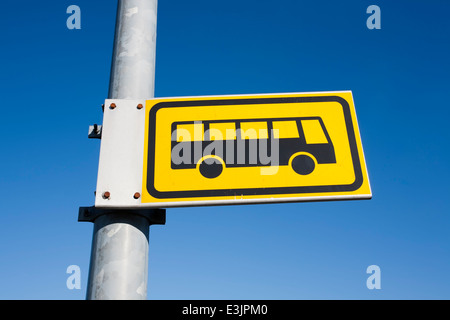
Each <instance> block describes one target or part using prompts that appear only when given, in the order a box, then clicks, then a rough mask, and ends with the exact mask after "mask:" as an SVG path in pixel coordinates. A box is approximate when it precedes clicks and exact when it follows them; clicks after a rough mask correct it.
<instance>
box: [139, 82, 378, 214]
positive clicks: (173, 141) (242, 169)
mask: <svg viewBox="0 0 450 320" xmlns="http://www.w3.org/2000/svg"><path fill="white" fill-rule="evenodd" d="M145 109H146V120H145V121H146V123H145V144H144V147H145V150H144V162H143V163H144V168H143V179H142V180H143V187H142V199H141V202H142V204H143V205H145V204H148V205H150V204H151V205H153V206H154V205H159V206H160V207H174V206H196V205H225V204H244V203H265V202H289V201H317V200H337V199H369V198H371V196H372V194H371V189H370V183H369V178H368V174H367V168H366V163H365V160H364V153H363V148H362V143H361V138H360V133H359V129H358V124H357V120H356V113H355V107H354V104H353V98H352V93H351V92H350V91H344V92H328V93H290V94H264V95H248V96H217V97H185V98H170V99H169V98H164V99H152V100H147V101H146V108H145Z"/></svg>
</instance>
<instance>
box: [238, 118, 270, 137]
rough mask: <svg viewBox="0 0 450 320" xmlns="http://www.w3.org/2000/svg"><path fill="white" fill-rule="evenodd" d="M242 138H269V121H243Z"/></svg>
mask: <svg viewBox="0 0 450 320" xmlns="http://www.w3.org/2000/svg"><path fill="white" fill-rule="evenodd" d="M241 136H242V137H241V138H242V139H268V138H269V134H268V131H267V122H241Z"/></svg>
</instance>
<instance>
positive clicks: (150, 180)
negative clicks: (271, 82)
mask: <svg viewBox="0 0 450 320" xmlns="http://www.w3.org/2000/svg"><path fill="white" fill-rule="evenodd" d="M314 102H338V103H339V104H341V106H342V109H343V112H344V119H345V124H346V128H347V134H348V138H349V144H350V152H351V155H352V161H353V168H354V173H355V181H353V182H352V183H351V184H345V185H323V186H298V187H274V188H244V189H215V190H184V191H183V190H180V191H163V192H161V191H158V190H156V188H155V187H154V179H155V175H154V171H155V140H156V114H157V112H158V111H159V110H161V109H163V108H180V107H204V106H234V105H254V104H280V103H314ZM148 126H149V130H148V157H147V161H148V163H147V191H148V192H149V194H150V195H151V196H153V197H155V198H158V199H170V198H198V197H230V196H242V195H245V196H255V195H271V194H302V193H331V192H332V193H335V192H351V191H356V190H358V189H359V188H360V187H361V185H362V183H363V174H362V170H361V163H360V160H359V153H358V146H357V142H356V136H355V131H354V128H353V122H352V115H351V110H350V105H349V104H348V102H347V101H346V100H345V99H344V98H342V97H339V96H335V95H332V96H315V97H314V96H310V97H305V96H300V97H278V98H264V97H261V98H243V99H239V98H236V99H233V98H231V99H220V100H216V99H214V100H184V101H164V102H159V103H157V104H156V105H154V106H153V107H152V108H151V109H150V112H149V121H148Z"/></svg>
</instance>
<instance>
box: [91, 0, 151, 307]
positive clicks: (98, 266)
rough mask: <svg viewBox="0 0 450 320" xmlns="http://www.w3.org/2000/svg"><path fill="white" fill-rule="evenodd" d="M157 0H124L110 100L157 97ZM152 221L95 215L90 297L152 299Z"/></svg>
mask: <svg viewBox="0 0 450 320" xmlns="http://www.w3.org/2000/svg"><path fill="white" fill-rule="evenodd" d="M156 15H157V0H119V2H118V7H117V20H116V30H115V37H114V50H113V58H112V65H111V78H110V85H109V95H108V96H109V99H148V98H153V97H154V87H155V85H154V83H155V81H154V80H155V54H156ZM149 226H150V222H149V220H148V219H147V218H145V217H143V216H141V215H136V214H134V213H133V211H131V210H129V211H127V210H119V211H115V212H114V213H108V214H103V215H101V216H99V217H98V218H96V219H95V220H94V235H93V240H92V251H91V261H90V267H89V279H88V286H87V299H89V300H90V299H93V300H97V299H124V300H128V299H135V300H144V299H146V298H147V277H148V234H149Z"/></svg>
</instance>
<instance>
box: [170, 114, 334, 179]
mask: <svg viewBox="0 0 450 320" xmlns="http://www.w3.org/2000/svg"><path fill="white" fill-rule="evenodd" d="M171 130H172V144H171V148H172V155H171V168H172V169H194V168H198V170H199V172H200V173H201V174H202V175H203V176H204V177H205V178H210V179H212V178H216V177H218V176H220V174H221V173H222V172H223V171H224V170H228V168H230V169H232V168H234V167H255V166H256V167H267V166H278V165H279V166H288V165H289V166H291V167H292V169H293V171H294V172H295V173H297V174H299V175H308V174H311V173H312V172H313V171H314V169H315V168H316V165H319V164H325V163H336V156H335V151H334V146H333V143H332V141H331V139H330V136H329V134H328V131H327V129H326V127H325V125H324V122H323V120H322V118H321V117H295V118H270V119H239V120H234V119H233V120H227V119H224V120H211V121H209V120H208V121H181V122H174V123H172V128H171Z"/></svg>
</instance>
